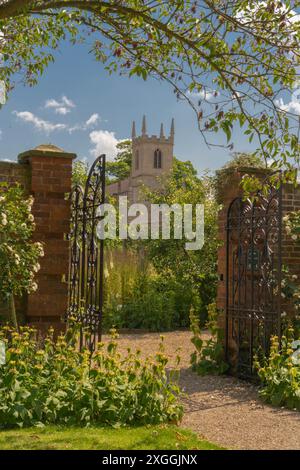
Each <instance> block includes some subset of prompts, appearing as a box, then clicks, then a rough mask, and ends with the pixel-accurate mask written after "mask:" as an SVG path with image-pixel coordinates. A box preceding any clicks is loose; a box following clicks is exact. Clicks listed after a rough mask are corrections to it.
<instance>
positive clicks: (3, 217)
mask: <svg viewBox="0 0 300 470" xmlns="http://www.w3.org/2000/svg"><path fill="white" fill-rule="evenodd" d="M1 224H2V225H7V217H6V214H5V213H4V212H2V214H1Z"/></svg>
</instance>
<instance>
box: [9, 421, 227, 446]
mask: <svg viewBox="0 0 300 470" xmlns="http://www.w3.org/2000/svg"><path fill="white" fill-rule="evenodd" d="M0 448H1V450H48V449H49V450H53V449H56V450H100V449H101V450H124V449H126V450H139V449H141V450H145V449H149V450H153V449H166V450H171V449H174V450H184V449H189V450H191V449H192V450H198V449H199V450H210V449H220V447H218V446H217V445H215V444H211V443H210V442H207V441H206V440H203V439H200V438H199V437H198V436H196V434H194V433H193V432H192V431H190V430H189V429H183V428H181V427H180V428H178V427H177V426H170V425H165V424H163V425H157V426H136V427H126V428H118V429H116V428H109V427H103V428H100V427H97V426H90V427H88V428H86V429H85V430H84V432H82V428H80V427H66V426H60V427H59V426H45V427H43V428H39V429H37V428H34V429H32V428H26V429H18V430H8V431H0Z"/></svg>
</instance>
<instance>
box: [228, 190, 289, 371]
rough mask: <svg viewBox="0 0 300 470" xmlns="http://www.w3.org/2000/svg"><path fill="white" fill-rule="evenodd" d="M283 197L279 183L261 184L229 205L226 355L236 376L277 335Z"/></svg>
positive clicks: (251, 368)
mask: <svg viewBox="0 0 300 470" xmlns="http://www.w3.org/2000/svg"><path fill="white" fill-rule="evenodd" d="M266 184H267V183H266ZM281 199H282V193H281V188H279V189H276V188H274V187H272V186H271V185H267V186H266V185H265V186H264V189H263V190H262V191H260V192H259V193H258V194H257V197H256V198H255V200H254V201H251V200H249V199H248V200H244V199H243V198H240V197H239V198H236V199H234V200H233V201H232V203H231V205H230V207H229V209H228V214H227V253H226V257H227V260H226V356H227V361H228V362H229V364H230V365H231V368H232V369H233V371H234V372H235V373H236V374H237V375H238V376H240V377H251V376H252V375H253V354H254V353H255V352H256V351H262V352H267V351H268V349H269V346H270V337H271V336H272V335H274V334H278V335H279V336H280V334H281V331H280V330H281V305H280V300H281V267H282V266H281V230H282V229H281V225H282V213H281V212H282V209H281Z"/></svg>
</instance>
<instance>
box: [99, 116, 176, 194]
mask: <svg viewBox="0 0 300 470" xmlns="http://www.w3.org/2000/svg"><path fill="white" fill-rule="evenodd" d="M174 134H175V128H174V119H172V123H171V129H170V134H169V136H168V137H166V136H165V131H164V126H163V124H161V126H160V133H159V136H157V135H151V136H150V135H148V134H147V123H146V117H145V116H144V117H143V122H142V132H141V135H139V136H137V134H136V127H135V122H133V124H132V135H131V136H132V167H131V174H130V177H129V178H125V179H123V180H120V181H116V182H115V183H112V184H110V185H108V186H107V193H108V194H110V195H112V196H121V195H122V196H128V198H129V201H130V203H136V202H141V203H142V202H144V203H146V201H144V192H143V190H142V188H143V187H144V186H146V187H148V188H150V189H152V190H156V189H159V188H161V187H162V185H163V184H164V183H163V178H161V177H162V176H163V175H167V174H168V173H169V172H170V171H171V170H172V167H173V148H174Z"/></svg>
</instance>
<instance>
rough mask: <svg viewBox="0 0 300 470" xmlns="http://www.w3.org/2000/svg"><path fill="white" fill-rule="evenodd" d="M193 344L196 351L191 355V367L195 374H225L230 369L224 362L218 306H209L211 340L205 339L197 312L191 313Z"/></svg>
mask: <svg viewBox="0 0 300 470" xmlns="http://www.w3.org/2000/svg"><path fill="white" fill-rule="evenodd" d="M190 322H191V331H192V334H193V336H192V339H191V341H192V343H193V345H194V346H195V351H194V352H193V353H192V355H191V365H192V368H193V370H194V371H195V372H197V373H198V374H200V375H206V374H217V375H218V374H223V373H224V372H226V370H227V369H228V364H227V363H226V362H225V361H224V349H223V332H222V330H221V328H220V327H219V326H218V310H217V308H216V304H215V303H213V304H211V305H209V309H208V322H207V324H206V327H207V329H208V333H209V336H210V337H209V338H208V339H203V338H202V332H201V329H200V326H199V318H198V316H197V315H195V312H194V311H193V310H191V313H190Z"/></svg>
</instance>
